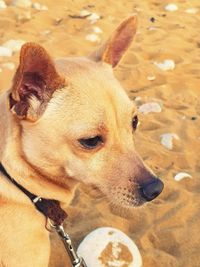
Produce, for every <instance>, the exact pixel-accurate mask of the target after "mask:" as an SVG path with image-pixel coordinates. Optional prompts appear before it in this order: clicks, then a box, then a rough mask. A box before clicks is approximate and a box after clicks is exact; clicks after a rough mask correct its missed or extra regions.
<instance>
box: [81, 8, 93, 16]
mask: <svg viewBox="0 0 200 267" xmlns="http://www.w3.org/2000/svg"><path fill="white" fill-rule="evenodd" d="M90 15H91V12H90V11H88V10H86V9H82V10H81V11H80V16H81V17H86V16H90Z"/></svg>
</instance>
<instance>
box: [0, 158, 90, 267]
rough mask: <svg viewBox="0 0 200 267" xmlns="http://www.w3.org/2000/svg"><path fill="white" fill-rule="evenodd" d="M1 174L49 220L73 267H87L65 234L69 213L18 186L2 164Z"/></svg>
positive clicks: (53, 201)
mask: <svg viewBox="0 0 200 267" xmlns="http://www.w3.org/2000/svg"><path fill="white" fill-rule="evenodd" d="M0 172H1V173H2V174H3V175H4V176H5V177H6V178H7V179H8V180H9V181H10V182H12V183H13V184H14V185H15V186H16V187H17V188H19V189H20V190H21V191H22V192H23V193H24V194H25V195H26V196H27V197H28V198H29V199H30V200H31V202H32V203H33V204H34V205H35V208H36V209H37V210H38V211H39V212H41V213H42V214H43V215H44V216H45V217H46V218H47V219H49V222H50V225H51V227H52V228H53V229H54V230H55V231H56V232H57V234H58V235H59V237H60V239H61V240H62V242H63V244H64V247H65V249H66V251H67V253H68V256H69V258H70V260H71V264H72V267H87V265H86V263H85V261H84V260H83V258H81V257H79V256H78V254H77V253H76V250H75V248H74V246H73V244H72V241H71V238H70V237H69V235H68V234H67V233H66V232H65V230H64V227H63V222H64V220H65V219H66V218H67V213H66V212H65V211H64V210H63V209H62V208H61V207H60V203H59V201H57V200H54V199H45V198H41V197H39V196H36V195H34V194H32V193H31V192H29V191H28V190H27V189H25V188H24V187H23V186H21V185H20V184H18V183H17V182H16V181H15V180H14V179H13V178H12V177H11V176H10V175H9V174H8V173H7V171H6V169H5V168H4V166H3V165H2V163H1V162H0Z"/></svg>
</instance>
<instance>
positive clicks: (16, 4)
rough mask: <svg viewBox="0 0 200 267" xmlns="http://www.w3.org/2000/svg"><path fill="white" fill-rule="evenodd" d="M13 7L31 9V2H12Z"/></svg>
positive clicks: (14, 0) (27, 0) (24, 0)
mask: <svg viewBox="0 0 200 267" xmlns="http://www.w3.org/2000/svg"><path fill="white" fill-rule="evenodd" d="M12 4H13V6H17V7H24V8H26V7H31V4H32V2H31V1H30V0H13V1H12Z"/></svg>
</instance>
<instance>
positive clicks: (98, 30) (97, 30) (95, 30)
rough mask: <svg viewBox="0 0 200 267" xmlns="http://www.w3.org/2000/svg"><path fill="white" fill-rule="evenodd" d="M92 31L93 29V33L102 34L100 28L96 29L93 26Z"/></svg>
mask: <svg viewBox="0 0 200 267" xmlns="http://www.w3.org/2000/svg"><path fill="white" fill-rule="evenodd" d="M92 29H93V32H94V33H97V34H98V33H102V32H103V31H102V29H100V28H99V27H97V26H94V27H93V28H92Z"/></svg>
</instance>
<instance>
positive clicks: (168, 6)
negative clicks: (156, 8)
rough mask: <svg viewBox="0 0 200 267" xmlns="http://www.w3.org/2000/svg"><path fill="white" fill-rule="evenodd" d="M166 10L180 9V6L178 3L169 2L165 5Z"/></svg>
mask: <svg viewBox="0 0 200 267" xmlns="http://www.w3.org/2000/svg"><path fill="white" fill-rule="evenodd" d="M165 10H166V11H171V12H172V11H176V10H178V6H177V5H176V4H168V5H166V6H165Z"/></svg>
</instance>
